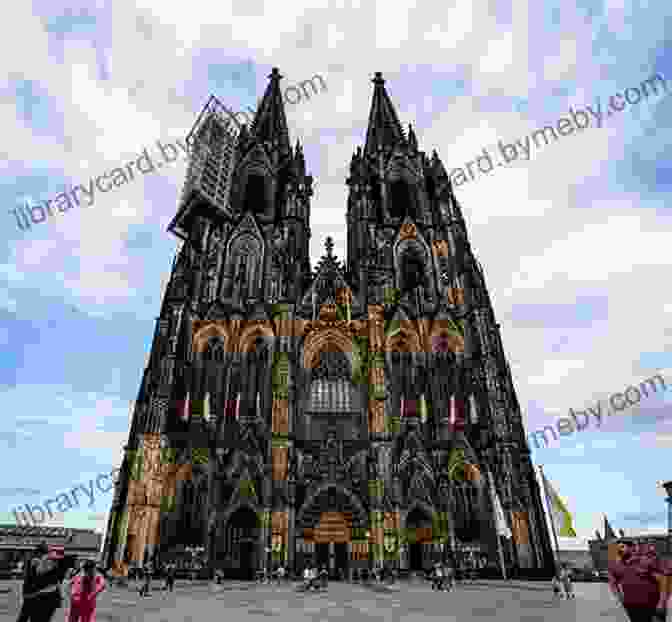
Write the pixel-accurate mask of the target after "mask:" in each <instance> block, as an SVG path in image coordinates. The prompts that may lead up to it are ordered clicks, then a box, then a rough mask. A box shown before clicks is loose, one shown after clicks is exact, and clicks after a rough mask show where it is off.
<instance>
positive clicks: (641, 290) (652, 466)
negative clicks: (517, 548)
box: [0, 0, 672, 547]
mask: <svg viewBox="0 0 672 622" xmlns="http://www.w3.org/2000/svg"><path fill="white" fill-rule="evenodd" d="M637 4H643V3H637ZM651 4H652V5H653V6H654V7H655V8H652V9H639V8H637V9H635V8H633V6H632V5H631V3H629V2H626V1H625V0H604V1H602V2H598V1H590V0H581V1H580V2H578V3H577V4H576V5H575V6H572V3H568V2H561V1H560V0H549V1H546V2H543V3H540V2H531V1H530V2H529V3H528V2H526V1H522V0H521V1H517V0H512V1H510V2H494V1H493V2H490V1H486V0H478V1H476V2H466V1H464V2H463V1H461V0H460V1H455V0H450V1H449V2H446V3H440V4H439V5H437V4H436V3H435V2H427V1H423V2H420V3H417V4H416V3H415V2H413V3H411V2H406V1H405V0H400V1H398V2H394V3H389V2H386V3H381V2H367V3H361V4H356V3H355V4H351V3H340V2H339V3H330V2H320V3H307V2H303V1H302V0H295V1H294V2H291V3H277V2H276V3H271V2H263V1H262V0H246V1H245V2H241V1H239V0H234V1H231V0H223V1H221V2H216V3H212V2H206V1H205V0H191V1H190V2H188V3H180V2H177V3H175V2H161V3H159V2H152V1H151V0H138V1H137V2H135V3H131V2H128V1H124V0H116V1H115V2H114V3H113V2H111V1H96V0H93V1H92V0H86V2H84V1H83V0H80V1H78V0H75V1H74V2H69V3H68V6H66V4H64V3H61V2H59V1H58V0H49V1H48V2H46V1H39V2H38V1H35V2H23V3H18V4H16V5H15V6H14V9H13V14H12V19H10V20H4V21H3V22H2V23H0V51H1V50H4V51H2V52H1V53H0V59H1V60H0V64H1V65H2V68H3V70H2V71H1V72H0V77H1V80H2V83H1V85H0V89H1V91H0V129H1V130H2V135H3V136H4V140H3V142H2V144H1V145H0V150H2V159H3V168H4V175H3V179H4V182H3V184H2V187H1V188H0V192H1V193H2V199H3V202H4V204H5V206H6V209H5V210H4V214H3V216H2V218H4V226H3V227H2V232H1V233H0V236H2V237H3V238H4V239H3V242H5V243H4V244H3V245H2V247H1V248H2V249H3V250H2V251H0V390H1V391H2V392H1V393H0V409H1V410H2V412H3V418H2V423H0V468H1V469H2V473H3V479H2V481H1V482H0V510H4V511H5V515H4V519H3V520H6V521H9V520H12V519H13V516H12V514H11V511H12V510H13V509H14V508H16V507H17V506H19V505H21V504H25V503H33V504H35V503H37V504H39V503H40V501H41V500H44V499H45V498H47V497H54V496H55V495H57V494H59V493H62V492H66V491H68V490H70V489H71V488H72V487H74V486H77V485H78V484H80V483H82V484H84V485H86V484H87V482H89V481H90V480H91V478H95V477H96V476H97V475H98V474H99V473H107V472H109V471H110V469H111V468H112V467H113V466H116V465H118V463H119V461H120V457H121V447H122V445H123V443H124V442H125V440H126V435H127V431H128V426H129V410H130V404H131V402H132V400H133V399H134V398H135V396H136V392H137V389H138V386H139V382H140V379H141V373H142V370H143V367H144V364H145V361H146V357H147V354H148V352H149V346H150V342H151V341H150V340H151V336H152V334H153V331H154V323H155V318H156V315H157V313H158V310H159V304H160V299H161V293H162V289H163V285H164V283H165V281H166V277H167V275H168V271H169V269H170V266H171V261H172V257H173V253H174V250H175V248H176V240H175V239H174V238H173V237H172V236H171V235H170V234H168V233H167V232H166V227H167V225H168V223H169V222H170V220H171V218H172V217H173V215H174V214H175V212H176V209H177V201H178V197H179V194H180V191H181V189H182V185H183V180H184V175H185V160H184V157H179V158H178V159H177V160H176V161H175V162H173V163H170V164H165V166H163V167H162V168H161V170H158V169H157V170H156V171H154V172H151V173H147V174H146V175H143V176H139V175H138V176H137V177H136V178H134V179H132V180H130V181H128V182H127V183H123V181H118V180H117V182H115V183H117V187H114V188H112V189H111V190H109V191H108V192H106V193H105V194H103V193H102V192H96V193H95V194H94V196H93V200H92V201H86V200H85V199H84V198H83V195H80V198H81V202H80V205H74V204H73V205H71V206H70V205H68V204H67V203H65V202H64V201H66V199H60V200H59V201H60V202H59V203H57V202H56V201H57V196H58V195H59V193H62V192H63V191H64V190H66V191H70V189H72V188H73V187H74V186H77V185H80V184H82V185H84V186H85V187H87V188H88V187H89V183H90V180H91V178H94V179H95V178H96V177H97V176H100V175H104V174H106V173H110V172H111V171H113V169H115V168H120V167H125V166H126V164H127V163H128V162H131V161H136V160H137V159H138V157H139V156H140V155H141V154H142V152H143V150H144V149H145V148H147V150H148V153H149V154H151V155H152V157H153V158H155V159H158V158H159V156H158V147H157V144H156V141H157V140H159V141H162V143H164V144H166V143H175V142H176V141H177V140H178V139H180V140H182V139H183V138H184V137H185V136H186V134H187V133H188V131H189V129H190V128H191V126H192V124H193V123H194V121H195V118H196V116H197V114H198V112H199V111H200V109H201V108H202V106H203V105H204V103H205V102H206V100H207V98H208V97H209V96H210V95H211V94H215V95H217V96H218V97H219V98H220V99H221V100H222V101H223V102H224V103H225V104H226V105H228V106H229V107H230V108H232V109H235V110H243V109H245V108H246V107H248V106H252V107H254V106H255V103H256V101H257V100H258V98H259V97H260V96H261V94H262V93H263V90H264V88H265V87H266V84H267V76H268V74H269V73H270V70H271V67H273V66H278V67H279V68H280V70H281V72H282V74H283V75H284V76H285V78H284V80H283V84H284V86H285V87H287V86H291V85H292V84H296V83H298V82H300V81H301V80H305V79H308V78H310V77H311V76H314V75H316V74H319V75H321V76H322V77H323V78H324V80H325V81H326V83H327V87H328V88H327V91H326V92H323V93H320V94H318V95H315V96H312V97H311V98H310V99H304V101H301V102H299V103H298V104H296V105H294V106H291V105H288V107H287V116H288V120H289V124H290V131H291V137H292V141H293V142H294V141H295V140H296V138H300V139H301V140H302V142H303V144H304V145H305V148H304V150H305V154H306V160H307V164H308V168H309V169H310V172H311V173H312V174H313V175H314V176H315V178H316V181H315V196H314V197H313V209H312V214H313V221H312V228H313V234H314V235H313V239H312V240H311V243H312V248H311V253H312V257H313V261H315V260H316V259H317V258H318V257H319V255H320V254H321V249H322V243H323V239H324V237H325V236H326V235H327V234H329V233H331V234H332V235H333V236H334V239H335V242H336V252H337V254H338V255H339V256H340V257H344V256H345V248H344V246H345V206H346V186H345V184H344V179H345V177H346V175H347V169H348V165H349V162H350V157H351V155H352V152H353V151H354V150H355V149H356V147H357V146H358V145H361V144H362V143H363V140H364V136H365V131H366V123H367V118H368V113H369V106H370V101H371V94H372V84H371V78H372V77H373V73H374V72H375V71H382V72H383V75H384V77H385V78H386V80H387V88H388V92H389V93H390V94H391V96H392V98H393V101H394V103H395V105H396V107H397V111H398V113H399V116H400V119H401V121H402V123H403V124H404V125H407V124H408V123H413V126H414V128H415V130H416V133H417V136H418V140H419V143H420V148H421V149H423V150H424V151H426V152H427V153H431V151H432V149H436V150H437V151H438V153H439V155H440V157H441V158H442V159H443V161H444V163H445V165H446V168H447V169H448V170H449V171H450V170H453V169H461V168H465V167H466V163H467V162H470V161H472V160H474V159H475V158H476V157H478V156H483V155H484V153H487V154H488V155H489V156H490V157H491V158H492V161H493V163H494V164H493V170H492V172H488V173H485V172H480V171H482V170H483V169H485V170H487V169H488V165H487V160H485V159H484V160H480V163H481V169H480V170H479V168H478V167H476V166H475V165H472V172H474V173H475V175H474V178H473V179H471V178H469V176H466V177H465V176H464V175H462V176H461V177H460V173H459V171H456V173H455V177H454V180H455V182H456V184H455V185H456V193H457V195H458V198H459V200H460V201H461V203H462V205H463V209H464V214H465V218H466V221H467V224H468V227H469V232H470V238H471V242H472V246H473V248H474V250H475V252H476V254H477V256H478V258H479V260H480V261H481V263H482V265H483V267H484V270H485V275H486V279H487V283H488V286H489V288H490V292H491V296H492V300H493V304H494V307H495V313H496V315H497V317H498V320H499V322H500V323H501V332H502V337H503V341H504V345H505V349H506V352H507V355H508V357H509V360H510V363H511V367H512V370H513V374H514V379H515V383H516V388H517V391H518V396H519V399H520V403H521V406H522V408H523V411H524V417H525V421H526V425H527V427H528V431H532V430H534V429H537V428H538V427H540V426H543V425H547V424H550V425H554V422H555V421H556V419H557V418H558V417H561V416H565V415H566V414H567V412H568V411H569V409H570V408H574V409H575V410H584V409H586V408H588V407H596V404H597V402H598V401H600V400H601V401H602V402H603V403H604V404H605V405H604V407H603V409H604V410H606V409H607V406H606V404H607V401H606V400H608V398H609V396H610V395H612V394H614V393H617V392H623V391H625V389H626V388H628V387H629V386H631V385H634V386H638V385H639V383H641V382H642V381H643V380H644V379H646V378H648V377H650V376H651V375H653V374H655V373H657V372H659V371H660V372H661V373H662V374H663V376H664V378H665V379H666V381H668V382H669V383H670V384H672V360H671V359H672V357H671V355H670V351H671V350H672V348H671V346H672V330H671V328H672V327H671V324H672V322H671V321H670V316H671V315H672V294H670V288H669V287H668V286H667V285H668V283H669V274H670V273H669V269H670V264H671V263H672V255H671V254H670V246H669V244H670V234H672V216H671V214H670V210H669V205H668V206H667V209H666V205H665V198H666V194H667V192H668V191H669V190H670V187H671V185H672V170H671V169H670V165H669V162H670V160H671V156H672V147H671V146H670V145H672V131H671V129H670V127H671V123H670V121H671V119H672V112H671V111H670V98H669V97H666V96H665V91H664V89H663V88H662V87H661V86H660V85H658V94H655V93H653V90H652V89H651V88H648V89H647V87H643V86H642V82H643V81H644V80H646V79H647V78H649V77H650V76H652V75H654V74H656V73H658V74H660V75H662V76H665V77H667V76H668V75H669V76H671V77H672V51H671V50H672V48H671V47H670V45H669V41H666V39H665V34H666V32H667V33H668V35H669V32H670V27H671V26H672V20H671V19H670V15H669V13H670V11H669V9H665V3H651ZM666 13H667V14H666ZM633 42H636V43H633ZM666 44H667V45H666ZM671 86H672V85H671ZM626 89H634V90H630V91H627V93H626ZM644 91H646V94H644ZM617 94H620V99H617V105H618V106H619V107H622V108H623V110H621V111H618V112H616V111H614V112H613V114H609V115H607V114H606V110H607V107H608V105H609V99H610V97H611V96H614V95H617ZM625 95H627V97H628V101H627V102H625V103H624V99H625ZM589 106H590V107H591V108H592V109H593V110H594V111H598V110H601V111H602V114H603V115H604V118H603V119H602V121H601V122H600V123H599V126H598V122H597V120H596V118H595V117H594V116H593V115H591V116H589V117H588V116H587V117H586V118H589V123H588V126H587V127H585V128H584V129H577V128H576V127H574V128H573V131H570V130H567V129H566V128H567V123H569V124H570V125H571V124H572V123H573V121H572V119H573V118H574V117H573V116H572V115H571V114H570V113H569V112H568V111H569V110H570V108H571V109H572V110H574V111H575V112H576V113H577V114H578V112H577V111H579V110H583V111H586V114H588V111H587V107H589ZM579 117H580V115H579ZM563 118H566V119H569V120H568V121H567V122H566V123H565V124H564V125H562V128H563V130H564V134H565V135H559V134H558V138H557V140H556V139H553V138H550V139H549V144H547V145H546V144H543V142H542V141H543V139H542V138H541V137H540V136H539V135H537V136H536V138H537V142H538V143H539V144H538V145H535V142H534V140H531V139H530V137H531V135H532V133H533V132H534V131H535V130H537V129H538V128H543V127H544V126H546V125H549V124H550V125H553V126H554V127H559V125H558V123H559V122H560V121H561V119H563ZM579 123H581V124H583V125H585V124H586V122H585V121H580V122H579ZM500 143H501V145H504V144H516V143H518V144H519V145H520V146H519V147H516V149H517V152H518V153H519V157H518V159H517V160H516V161H514V162H511V163H510V164H507V165H502V166H499V164H503V160H502V157H503V156H502V155H501V153H502V152H501V150H502V149H504V152H505V153H508V154H509V156H508V157H509V159H511V158H510V156H511V153H512V151H511V149H512V148H510V149H508V150H507V148H506V147H502V146H500ZM525 146H527V149H529V155H525V153H528V152H527V151H525V153H523V148H524V147H525ZM484 149H485V152H484ZM465 170H466V169H465ZM458 182H461V183H458ZM47 200H53V202H52V204H50V206H51V212H52V213H51V215H48V214H46V215H47V217H46V220H45V221H44V222H39V223H38V224H32V225H31V227H30V228H27V229H26V230H20V229H19V227H18V223H17V220H16V218H15V215H14V214H12V210H15V209H23V207H24V206H25V205H26V204H28V205H29V206H40V205H42V206H44V204H45V201H47ZM88 203H91V204H90V205H87V204H88ZM56 205H60V206H61V208H62V209H63V211H59V209H57V208H56V207H55V206H56ZM68 207H69V208H70V209H68ZM43 211H44V210H43V208H38V209H34V210H33V218H34V219H36V220H40V219H41V217H42V216H41V213H42V212H43ZM22 226H23V227H24V228H25V225H22ZM666 240H667V242H666ZM666 270H668V272H665V271H666ZM670 395H672V392H670V393H669V394H667V395H665V394H663V392H662V391H661V392H659V394H657V395H650V396H649V397H648V398H646V399H642V400H641V401H640V403H639V404H636V405H634V406H633V407H631V408H628V409H626V410H624V411H623V412H621V413H620V414H618V415H617V416H610V417H608V418H606V417H605V421H604V422H603V424H602V425H601V426H600V427H599V428H598V427H597V426H596V425H593V422H591V425H590V426H589V427H588V428H587V429H586V430H584V431H582V432H578V433H576V434H573V435H569V436H567V437H564V438H562V439H561V440H560V441H558V442H553V443H552V444H551V446H550V447H548V448H544V449H539V450H535V451H534V459H535V462H536V463H537V464H540V463H541V464H543V465H544V467H545V472H546V473H547V475H548V476H549V478H550V479H551V481H552V482H553V484H554V485H555V486H556V488H557V489H558V490H559V492H560V494H561V496H562V497H563V498H564V499H565V500H566V502H567V504H568V506H569V509H570V511H572V513H573V514H574V516H575V522H576V528H577V531H578V533H579V536H580V538H579V539H577V540H572V541H570V540H567V541H562V542H561V546H572V547H577V546H582V543H583V542H584V541H585V538H587V537H590V536H592V534H593V531H594V530H595V529H596V528H598V527H600V525H601V520H602V518H601V517H602V512H606V513H607V514H608V515H609V517H610V519H611V521H612V524H613V525H614V527H615V528H623V529H625V531H626V532H628V533H638V532H641V531H645V530H649V531H662V530H664V528H665V512H664V510H665V505H664V501H663V497H662V496H661V495H660V494H659V492H658V491H657V489H656V481H657V480H660V479H664V478H668V477H672V473H668V472H665V471H664V469H663V468H662V467H661V466H660V465H662V464H664V460H663V458H664V457H667V456H669V453H666V452H669V448H670V446H672V417H670V416H669V415H670V399H671V398H670ZM110 502H111V494H110V493H108V494H103V493H98V494H97V495H96V496H95V499H94V502H93V503H92V504H90V505H89V504H88V503H82V504H81V505H80V507H79V508H77V509H73V510H71V511H70V512H67V513H66V514H64V515H59V516H58V517H57V518H56V519H55V520H57V521H59V522H60V524H65V525H66V526H81V527H86V526H89V527H102V526H103V524H104V517H105V513H106V512H107V510H108V509H109V505H110ZM0 518H1V517H0Z"/></svg>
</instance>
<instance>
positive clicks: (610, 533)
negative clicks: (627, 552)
mask: <svg viewBox="0 0 672 622" xmlns="http://www.w3.org/2000/svg"><path fill="white" fill-rule="evenodd" d="M604 539H605V540H616V533H615V532H614V530H613V529H612V528H611V525H610V524H609V519H608V518H607V515H606V514H605V515H604Z"/></svg>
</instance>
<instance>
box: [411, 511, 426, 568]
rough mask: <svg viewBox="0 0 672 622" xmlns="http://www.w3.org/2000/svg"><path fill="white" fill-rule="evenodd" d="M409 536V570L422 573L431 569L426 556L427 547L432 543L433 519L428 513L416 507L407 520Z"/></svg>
mask: <svg viewBox="0 0 672 622" xmlns="http://www.w3.org/2000/svg"><path fill="white" fill-rule="evenodd" d="M406 530H407V534H408V557H409V559H408V569H409V570H410V571H411V572H421V571H423V570H427V569H429V567H430V565H431V560H429V559H428V556H427V554H426V549H427V547H426V545H427V543H430V542H431V541H432V519H431V517H430V516H428V515H427V513H426V512H424V511H423V510H421V509H420V508H418V507H416V508H414V509H413V510H411V512H410V513H409V515H408V518H407V519H406Z"/></svg>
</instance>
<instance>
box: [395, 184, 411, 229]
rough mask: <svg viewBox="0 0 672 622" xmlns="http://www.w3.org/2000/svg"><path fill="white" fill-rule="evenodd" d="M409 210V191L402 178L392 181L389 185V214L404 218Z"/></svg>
mask: <svg viewBox="0 0 672 622" xmlns="http://www.w3.org/2000/svg"><path fill="white" fill-rule="evenodd" d="M410 211H411V191H410V188H409V187H408V184H407V183H406V182H405V181H403V180H401V179H400V180H398V181H395V182H392V184H391V185H390V216H391V217H392V218H398V219H401V218H404V216H406V214H407V213H409V212H410Z"/></svg>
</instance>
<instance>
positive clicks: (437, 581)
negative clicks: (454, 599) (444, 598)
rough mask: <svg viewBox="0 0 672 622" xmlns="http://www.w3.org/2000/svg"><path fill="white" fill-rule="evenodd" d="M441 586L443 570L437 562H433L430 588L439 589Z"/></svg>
mask: <svg viewBox="0 0 672 622" xmlns="http://www.w3.org/2000/svg"><path fill="white" fill-rule="evenodd" d="M442 587H443V570H442V569H441V564H439V563H438V562H437V563H436V564H434V576H433V577H432V589H433V590H440V589H441V588H442Z"/></svg>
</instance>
